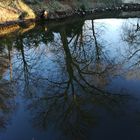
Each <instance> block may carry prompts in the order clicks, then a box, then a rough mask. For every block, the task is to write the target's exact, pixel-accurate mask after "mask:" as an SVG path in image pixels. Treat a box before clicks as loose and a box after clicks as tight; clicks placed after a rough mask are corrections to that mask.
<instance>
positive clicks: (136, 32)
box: [0, 18, 140, 140]
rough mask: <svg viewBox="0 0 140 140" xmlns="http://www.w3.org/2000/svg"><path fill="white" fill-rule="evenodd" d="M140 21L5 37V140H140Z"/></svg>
mask: <svg viewBox="0 0 140 140" xmlns="http://www.w3.org/2000/svg"><path fill="white" fill-rule="evenodd" d="M139 68H140V19H138V18H128V19H96V20H82V19H81V20H78V21H71V22H68V23H62V24H59V25H58V24H53V23H52V24H50V25H45V24H43V25H37V26H36V27H35V28H31V29H30V30H29V29H26V27H24V30H22V31H18V30H17V32H14V33H12V34H9V35H5V36H1V37H0V140H139V139H140V70H139Z"/></svg>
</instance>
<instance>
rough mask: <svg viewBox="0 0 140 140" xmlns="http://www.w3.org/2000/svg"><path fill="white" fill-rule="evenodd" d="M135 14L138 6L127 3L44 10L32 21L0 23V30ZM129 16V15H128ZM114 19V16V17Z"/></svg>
mask: <svg viewBox="0 0 140 140" xmlns="http://www.w3.org/2000/svg"><path fill="white" fill-rule="evenodd" d="M112 12H113V13H114V14H115V13H123V12H126V13H133V12H134V13H136V12H140V4H132V3H127V4H121V5H120V6H116V7H114V6H112V7H109V8H108V7H105V8H95V9H88V10H82V9H74V10H72V11H55V12H52V13H51V12H50V13H47V14H45V13H46V11H45V10H42V11H41V12H40V13H38V15H37V17H36V18H33V19H22V20H21V19H18V20H13V21H7V22H0V28H2V27H6V26H12V25H16V24H18V25H21V26H22V24H23V26H24V24H25V25H26V24H28V23H34V22H42V21H45V22H51V21H62V20H67V19H68V18H73V17H77V18H85V17H86V16H87V17H88V16H93V17H95V18H96V16H98V15H100V14H106V13H108V14H111V13H112ZM130 16H131V14H130ZM114 17H115V15H114ZM132 17H140V16H139V14H137V15H136V16H135V15H134V16H133V15H132Z"/></svg>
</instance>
